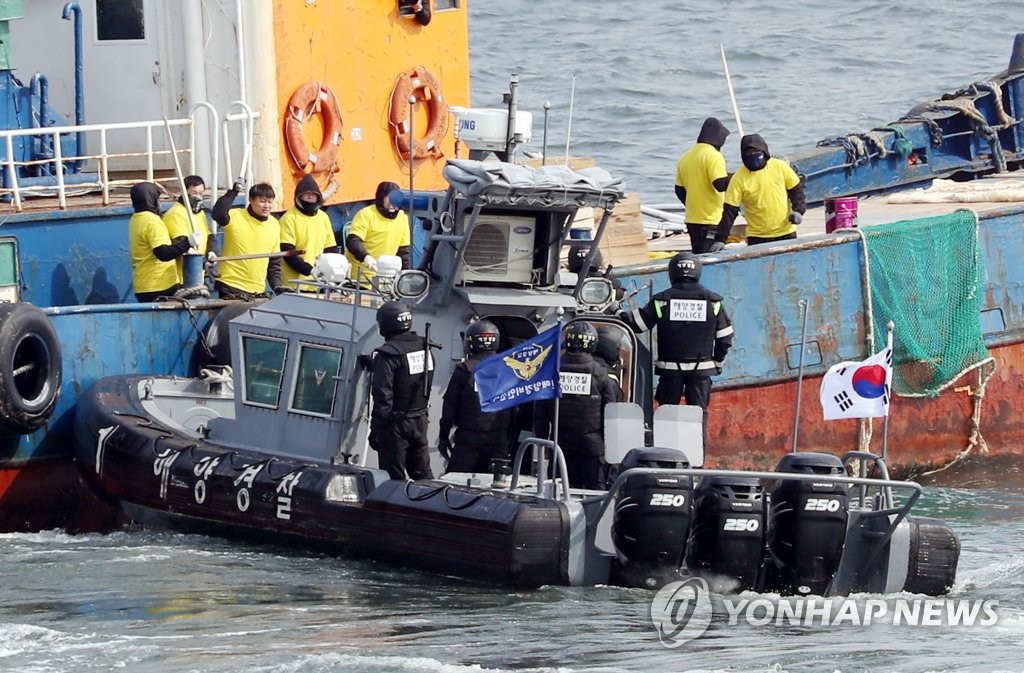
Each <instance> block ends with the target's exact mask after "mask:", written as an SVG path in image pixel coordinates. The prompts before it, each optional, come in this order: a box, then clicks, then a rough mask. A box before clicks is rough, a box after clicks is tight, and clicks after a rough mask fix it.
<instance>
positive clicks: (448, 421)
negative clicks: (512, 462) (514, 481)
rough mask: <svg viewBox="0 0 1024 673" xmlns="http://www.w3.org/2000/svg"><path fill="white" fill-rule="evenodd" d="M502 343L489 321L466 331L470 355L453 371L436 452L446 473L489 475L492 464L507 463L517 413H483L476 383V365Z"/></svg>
mask: <svg viewBox="0 0 1024 673" xmlns="http://www.w3.org/2000/svg"><path fill="white" fill-rule="evenodd" d="M500 341H501V333H500V332H498V328H497V327H495V325H494V323H492V322H490V321H488V320H477V321H476V322H474V323H471V324H470V325H469V327H467V328H466V334H465V342H466V352H467V353H468V354H469V355H468V357H466V359H465V360H463V361H462V362H460V363H459V364H457V365H456V366H455V369H453V370H452V376H451V378H450V379H449V380H448V388H447V389H446V390H445V391H444V404H443V406H442V410H441V428H440V429H441V433H440V438H439V440H438V443H437V448H438V450H439V451H440V452H441V455H442V456H443V457H444V458H447V459H448V468H447V470H446V471H447V472H486V471H490V470H491V461H492V460H495V459H503V460H508V457H509V442H510V432H511V430H512V424H513V420H514V417H515V409H514V408H508V409H502V410H500V411H495V412H490V413H484V412H482V411H480V397H479V395H478V394H477V391H476V384H475V383H474V381H473V372H474V371H475V370H476V367H477V365H479V364H480V363H481V362H482V361H483V360H485V359H486V358H488V357H490V356H492V355H494V353H495V351H497V349H498V343H499V342H500ZM452 428H455V438H454V445H453V442H452V438H451V432H452Z"/></svg>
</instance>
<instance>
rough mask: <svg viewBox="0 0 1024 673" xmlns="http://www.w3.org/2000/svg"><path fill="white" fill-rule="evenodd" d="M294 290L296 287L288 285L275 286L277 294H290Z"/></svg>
mask: <svg viewBox="0 0 1024 673" xmlns="http://www.w3.org/2000/svg"><path fill="white" fill-rule="evenodd" d="M292 292H295V288H293V287H287V286H285V285H278V286H276V287H275V288H274V294H277V295H280V294H289V293H292Z"/></svg>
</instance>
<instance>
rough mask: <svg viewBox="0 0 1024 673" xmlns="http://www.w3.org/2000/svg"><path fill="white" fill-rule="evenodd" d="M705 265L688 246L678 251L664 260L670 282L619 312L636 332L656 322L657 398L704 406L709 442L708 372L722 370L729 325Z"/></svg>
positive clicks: (728, 343) (729, 341) (729, 338)
mask: <svg viewBox="0 0 1024 673" xmlns="http://www.w3.org/2000/svg"><path fill="white" fill-rule="evenodd" d="M702 268H703V266H702V264H701V261H700V259H699V258H698V257H697V256H696V255H694V254H693V253H691V252H680V253H678V254H676V256H675V257H673V258H672V259H671V260H670V261H669V264H668V277H669V281H670V282H671V283H672V286H671V287H669V288H668V289H667V290H663V291H661V292H659V293H657V294H655V295H654V296H653V297H652V298H651V300H650V301H649V302H648V303H647V305H646V306H643V307H642V308H638V309H635V310H633V311H630V312H629V313H621V314H619V317H620V318H622V319H623V320H624V321H625V322H626V323H627V324H629V325H630V326H631V327H632V328H633V330H634V331H636V332H646V331H647V330H651V329H654V328H655V327H657V328H658V359H657V360H656V361H655V362H654V371H655V373H656V374H658V387H657V389H656V390H655V393H654V399H655V401H656V402H657V403H658V404H679V403H680V399H681V398H683V397H685V398H686V402H687V403H688V404H692V405H696V406H698V407H700V408H701V409H703V410H704V444H705V447H706V446H707V426H708V413H707V410H708V403H709V402H710V400H711V377H712V376H714V375H716V374H721V373H722V364H723V363H724V361H725V356H726V354H727V353H728V352H729V348H730V347H731V346H732V337H733V327H732V322H731V321H730V320H729V315H728V313H726V310H725V307H724V306H723V305H722V297H721V295H719V294H717V293H715V292H712V291H711V290H709V289H707V288H706V287H704V286H703V285H701V284H700V274H701V270H702Z"/></svg>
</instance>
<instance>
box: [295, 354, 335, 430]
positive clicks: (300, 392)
mask: <svg viewBox="0 0 1024 673" xmlns="http://www.w3.org/2000/svg"><path fill="white" fill-rule="evenodd" d="M299 348H300V350H299V371H298V373H297V375H296V377H295V390H294V392H293V394H292V403H291V409H290V410H291V411H301V412H305V413H308V414H316V415H320V416H330V415H331V412H333V411H334V396H335V392H336V391H337V390H338V382H337V380H336V378H335V377H337V376H338V375H339V374H340V372H341V356H342V351H341V350H340V349H338V348H327V347H326V346H311V345H309V344H302V345H301V346H300V347H299Z"/></svg>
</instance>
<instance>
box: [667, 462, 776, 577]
mask: <svg viewBox="0 0 1024 673" xmlns="http://www.w3.org/2000/svg"><path fill="white" fill-rule="evenodd" d="M765 528H766V526H765V497H764V487H763V485H762V484H761V480H760V479H755V478H753V477H718V476H714V477H703V478H701V480H700V482H699V483H698V484H697V488H696V489H695V490H694V492H693V526H692V528H691V529H690V541H689V544H687V546H686V567H687V569H688V570H689V571H690V572H691V573H693V574H694V575H700V576H703V577H706V578H708V579H710V580H712V581H715V582H723V583H728V586H724V585H723V586H722V587H721V588H720V589H721V590H727V591H734V590H743V589H753V588H754V587H755V586H757V574H758V571H759V570H760V568H761V560H762V558H763V555H764V534H765Z"/></svg>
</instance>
